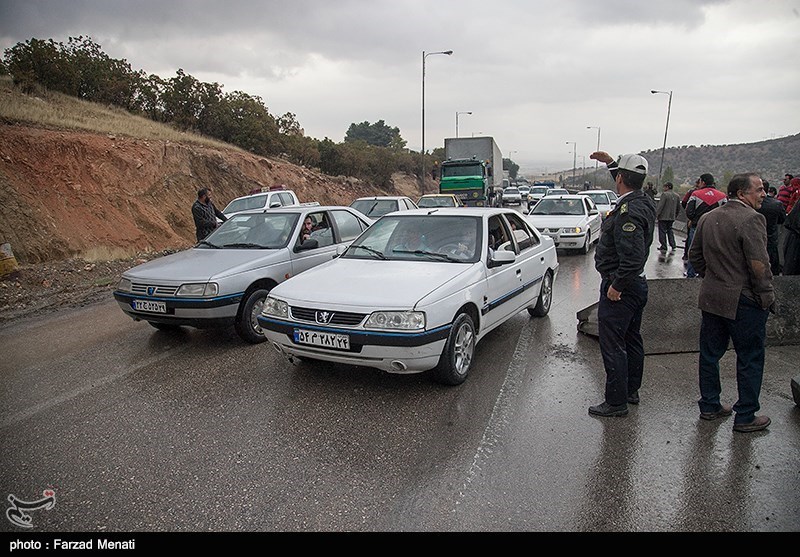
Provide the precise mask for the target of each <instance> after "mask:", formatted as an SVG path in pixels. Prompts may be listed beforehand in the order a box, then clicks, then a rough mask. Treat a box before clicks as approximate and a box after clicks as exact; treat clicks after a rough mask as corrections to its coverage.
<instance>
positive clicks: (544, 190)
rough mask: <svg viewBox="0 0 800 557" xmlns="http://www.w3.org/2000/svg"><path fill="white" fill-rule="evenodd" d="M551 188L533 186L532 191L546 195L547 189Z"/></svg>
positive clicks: (535, 193)
mask: <svg viewBox="0 0 800 557" xmlns="http://www.w3.org/2000/svg"><path fill="white" fill-rule="evenodd" d="M549 189H550V188H548V187H546V186H545V187H540V188H537V187H533V188H531V191H530V193H532V194H534V195H544V194H546V193H547V190H549Z"/></svg>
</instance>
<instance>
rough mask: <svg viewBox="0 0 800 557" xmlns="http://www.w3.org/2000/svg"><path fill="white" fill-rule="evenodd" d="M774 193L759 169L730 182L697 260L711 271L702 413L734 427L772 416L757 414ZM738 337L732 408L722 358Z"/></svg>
mask: <svg viewBox="0 0 800 557" xmlns="http://www.w3.org/2000/svg"><path fill="white" fill-rule="evenodd" d="M765 196H766V193H765V192H764V186H763V184H762V182H761V178H759V177H758V175H757V174H755V173H747V174H737V175H736V176H734V177H733V179H732V180H731V182H730V184H728V199H729V200H730V201H729V202H728V203H726V204H725V205H723V206H722V207H720V208H719V209H717V210H714V211H710V212H708V213H706V214H705V215H703V216H702V217H701V218H700V221H699V222H698V224H697V231H696V232H695V236H694V241H693V242H692V245H691V247H690V248H689V261H690V262H691V263H692V265H693V266H694V268H695V269H696V270H697V273H698V274H699V275H700V276H701V277H702V278H703V282H702V284H701V285H700V296H699V300H698V307H699V308H700V310H701V311H702V313H703V317H702V322H701V324H700V357H699V365H698V368H699V380H700V381H699V382H700V400H699V401H698V405H699V407H700V418H701V419H703V420H716V419H718V418H723V417H727V416H730V415H731V413H732V412H733V411H735V412H736V417H735V418H734V420H733V430H734V431H738V432H742V433H748V432H751V431H759V430H762V429H766V428H767V427H768V426H769V424H770V419H769V418H768V417H767V416H756V412H757V411H758V410H759V409H760V408H761V406H760V405H759V402H758V398H759V395H760V393H761V382H762V379H763V376H764V353H765V348H764V347H765V341H766V337H767V316H768V315H769V311H770V309H772V308H773V304H774V302H775V292H774V290H773V287H772V271H770V264H769V255H768V254H767V230H766V219H764V215H762V214H760V213H759V212H758V209H759V207H761V203H762V201H763V199H764V197H765ZM729 340H730V341H733V348H734V350H735V351H736V385H737V387H738V391H739V399H738V400H737V401H736V404H734V405H733V406H732V407H731V406H729V405H726V404H722V403H721V402H720V394H721V392H722V387H721V384H720V377H719V361H720V359H721V358H722V356H723V355H724V354H725V351H726V350H727V349H728V341H729Z"/></svg>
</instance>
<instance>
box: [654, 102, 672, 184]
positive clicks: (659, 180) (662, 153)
mask: <svg viewBox="0 0 800 557" xmlns="http://www.w3.org/2000/svg"><path fill="white" fill-rule="evenodd" d="M650 93H651V94H653V95H655V94H657V93H661V94H664V95H669V104H667V125H666V126H664V146H663V147H662V148H661V165H660V166H659V167H658V180H657V181H656V188H658V187H659V186H661V171H662V170H663V169H664V151H666V150H667V131H669V112H670V110H671V109H672V91H656V90H655V89H653V90H652V91H650Z"/></svg>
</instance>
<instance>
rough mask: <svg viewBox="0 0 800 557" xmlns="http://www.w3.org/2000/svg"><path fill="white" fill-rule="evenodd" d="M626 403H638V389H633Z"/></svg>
mask: <svg viewBox="0 0 800 557" xmlns="http://www.w3.org/2000/svg"><path fill="white" fill-rule="evenodd" d="M628 404H639V391H633V392H632V393H631V394H629V395H628Z"/></svg>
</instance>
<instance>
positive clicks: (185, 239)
mask: <svg viewBox="0 0 800 557" xmlns="http://www.w3.org/2000/svg"><path fill="white" fill-rule="evenodd" d="M393 182H394V183H393V185H392V188H391V189H390V190H388V191H385V190H380V189H378V188H376V187H373V186H370V185H368V184H365V183H363V182H361V181H359V180H356V179H353V178H347V177H330V176H326V175H324V174H320V173H318V172H314V171H312V170H309V169H307V168H303V167H299V166H296V165H293V164H290V163H287V162H285V161H282V160H275V159H266V158H264V157H258V156H255V155H251V154H248V153H244V152H242V151H238V150H236V149H217V148H211V147H204V146H200V145H197V144H193V143H184V144H180V143H175V142H166V141H157V140H142V139H131V138H128V137H123V136H113V135H103V134H92V133H86V132H73V131H59V130H49V129H42V128H31V127H25V126H19V125H9V124H3V123H0V244H3V243H5V242H8V243H10V244H11V248H12V250H13V254H14V257H15V259H16V260H17V261H18V262H19V269H18V271H17V272H15V273H13V274H11V275H6V276H5V277H0V326H2V325H3V324H4V323H9V322H11V321H14V320H16V319H19V318H22V317H29V316H32V315H37V314H42V313H48V312H51V311H53V310H56V309H58V308H60V307H65V306H82V305H86V304H89V303H93V302H95V301H97V300H102V299H108V298H109V297H110V295H111V290H113V288H114V285H115V284H116V283H117V281H118V279H119V275H120V274H121V273H122V272H123V271H125V270H126V269H129V268H130V267H133V266H135V265H137V264H139V263H142V262H144V261H146V260H148V259H153V258H155V257H160V256H162V255H164V254H165V253H169V252H173V251H177V250H180V249H184V248H187V247H189V246H191V245H193V244H194V240H195V236H194V234H195V232H194V222H193V221H192V216H191V205H192V203H193V202H194V200H195V198H196V197H197V190H198V189H199V188H201V187H208V186H210V187H211V188H212V189H213V190H214V199H215V203H216V205H217V206H218V207H219V208H220V210H221V209H222V208H223V207H224V206H225V205H226V204H227V203H228V202H229V201H230V200H231V199H233V198H235V197H239V196H241V195H246V194H247V193H249V192H250V191H251V190H252V189H254V188H258V187H263V186H274V185H279V184H285V185H286V187H287V188H289V189H292V190H294V191H295V192H297V195H298V197H299V198H300V200H301V201H318V202H320V203H321V204H332V205H349V204H350V202H351V201H352V200H353V199H355V198H357V197H361V196H366V195H407V196H409V197H411V198H412V199H417V197H418V196H419V190H418V188H419V186H418V183H417V182H416V180H415V179H414V178H413V177H409V176H405V175H396V176H395V177H394V180H393ZM435 187H436V186H435V184H434V183H433V182H430V181H429V182H428V184H426V190H427V191H435V190H434V188H435Z"/></svg>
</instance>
